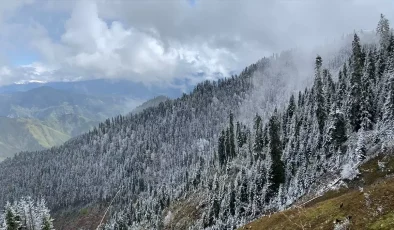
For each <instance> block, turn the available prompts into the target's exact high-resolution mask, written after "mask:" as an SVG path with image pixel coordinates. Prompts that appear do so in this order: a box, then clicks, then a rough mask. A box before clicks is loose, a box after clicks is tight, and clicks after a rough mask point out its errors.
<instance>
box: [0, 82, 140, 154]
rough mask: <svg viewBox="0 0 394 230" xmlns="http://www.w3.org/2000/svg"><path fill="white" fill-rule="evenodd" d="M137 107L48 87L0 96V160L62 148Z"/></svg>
mask: <svg viewBox="0 0 394 230" xmlns="http://www.w3.org/2000/svg"><path fill="white" fill-rule="evenodd" d="M137 103H138V101H134V100H131V99H128V98H126V97H121V96H101V97H100V96H91V95H84V94H77V93H73V92H68V91H64V90H57V89H54V88H51V87H48V86H41V87H38V88H34V89H31V90H29V91H26V92H15V93H11V94H0V116H1V123H0V129H1V130H2V132H1V136H0V143H2V144H1V146H0V158H5V157H7V156H12V155H13V154H14V153H16V152H19V151H26V150H39V149H43V148H49V147H52V146H55V145H59V144H62V143H64V142H65V141H66V140H68V139H69V138H70V137H74V136H77V135H79V134H81V133H83V132H87V131H88V130H90V129H91V128H93V127H94V126H95V125H97V124H98V123H99V122H101V121H104V120H105V119H106V118H107V117H112V116H116V115H119V114H125V113H128V112H129V111H130V110H131V109H132V108H133V107H134V106H135V104H137ZM21 137H24V138H22V139H21Z"/></svg>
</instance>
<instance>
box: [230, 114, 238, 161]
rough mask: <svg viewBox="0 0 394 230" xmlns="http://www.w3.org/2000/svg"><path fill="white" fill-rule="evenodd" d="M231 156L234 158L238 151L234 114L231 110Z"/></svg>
mask: <svg viewBox="0 0 394 230" xmlns="http://www.w3.org/2000/svg"><path fill="white" fill-rule="evenodd" d="M229 117H230V129H229V132H230V136H229V139H230V158H231V159H233V158H234V157H235V156H236V152H235V135H234V115H233V113H232V112H230V115H229Z"/></svg>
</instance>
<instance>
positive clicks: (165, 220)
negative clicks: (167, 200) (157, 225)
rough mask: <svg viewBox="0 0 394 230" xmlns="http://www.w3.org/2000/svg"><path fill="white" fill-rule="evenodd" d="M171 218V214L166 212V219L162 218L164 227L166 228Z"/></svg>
mask: <svg viewBox="0 0 394 230" xmlns="http://www.w3.org/2000/svg"><path fill="white" fill-rule="evenodd" d="M172 217H173V215H172V212H171V211H168V213H167V215H166V217H164V225H165V226H167V225H168V224H169V223H170V222H171V220H172Z"/></svg>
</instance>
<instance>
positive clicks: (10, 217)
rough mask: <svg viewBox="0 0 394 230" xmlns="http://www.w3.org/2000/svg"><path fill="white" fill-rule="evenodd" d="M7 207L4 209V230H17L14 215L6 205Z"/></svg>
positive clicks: (17, 225)
mask: <svg viewBox="0 0 394 230" xmlns="http://www.w3.org/2000/svg"><path fill="white" fill-rule="evenodd" d="M7 206H8V207H7V208H6V216H5V222H6V230H18V229H19V227H20V225H19V222H18V221H17V220H16V214H15V213H14V210H13V209H12V207H11V205H9V204H8V205H7Z"/></svg>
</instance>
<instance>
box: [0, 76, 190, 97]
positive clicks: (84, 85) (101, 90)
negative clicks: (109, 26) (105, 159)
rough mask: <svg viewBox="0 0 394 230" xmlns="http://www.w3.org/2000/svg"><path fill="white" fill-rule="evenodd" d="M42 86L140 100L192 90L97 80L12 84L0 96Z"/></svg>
mask: <svg viewBox="0 0 394 230" xmlns="http://www.w3.org/2000/svg"><path fill="white" fill-rule="evenodd" d="M182 85H183V84H182ZM42 86H49V87H51V88H54V89H59V90H66V91H69V92H73V93H81V94H87V95H100V96H103V95H118V96H128V97H132V98H140V99H150V98H153V97H156V96H160V95H166V96H168V97H170V98H176V97H179V96H181V94H182V93H183V92H188V91H190V90H191V89H192V87H191V86H190V87H186V88H185V87H184V86H181V85H178V86H171V87H168V86H154V85H152V86H147V85H144V84H142V83H138V82H132V81H127V80H107V79H97V80H87V81H77V82H47V83H40V82H29V83H25V84H12V85H6V86H0V94H3V93H14V92H25V91H28V90H31V89H34V88H38V87H42Z"/></svg>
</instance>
